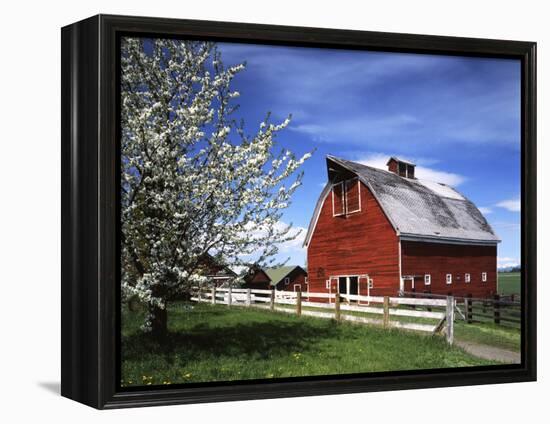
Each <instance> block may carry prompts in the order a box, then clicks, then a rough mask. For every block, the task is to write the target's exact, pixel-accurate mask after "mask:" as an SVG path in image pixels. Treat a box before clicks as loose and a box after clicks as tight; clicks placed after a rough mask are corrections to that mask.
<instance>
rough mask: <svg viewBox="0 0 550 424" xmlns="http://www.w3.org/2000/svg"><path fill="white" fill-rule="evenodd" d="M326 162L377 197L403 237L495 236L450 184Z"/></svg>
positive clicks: (463, 239) (458, 239)
mask: <svg viewBox="0 0 550 424" xmlns="http://www.w3.org/2000/svg"><path fill="white" fill-rule="evenodd" d="M327 166H328V167H329V168H330V167H331V166H332V167H333V168H341V169H343V170H345V171H348V172H351V173H352V174H355V175H356V176H357V177H358V178H359V180H360V181H361V182H362V183H363V184H364V185H366V186H367V187H368V188H369V189H370V191H371V192H372V194H373V196H374V197H375V198H376V200H377V201H378V203H379V204H380V207H381V208H382V210H383V211H384V213H385V214H386V216H387V218H388V220H389V221H390V223H391V224H392V226H393V228H394V229H395V231H396V233H397V235H398V236H399V237H400V238H401V239H402V240H419V241H432V242H441V243H462V244H491V245H494V244H496V243H498V242H499V241H500V240H499V238H498V236H497V235H496V234H495V232H494V231H493V229H492V228H491V226H490V225H489V223H488V222H487V220H486V219H485V217H484V216H483V215H482V214H481V212H480V211H479V209H478V208H477V207H476V206H475V205H474V204H473V203H472V202H471V201H470V200H468V199H467V198H466V197H464V196H463V195H462V194H461V193H459V192H458V191H457V190H455V189H454V188H452V187H450V186H448V185H445V184H442V183H436V182H432V181H425V180H420V179H411V178H405V177H400V176H399V175H397V174H394V173H393V172H389V171H384V170H382V169H377V168H373V167H370V166H366V165H362V164H360V163H356V162H352V161H349V160H345V159H340V158H337V157H334V156H327ZM331 187H332V186H331V184H330V182H329V183H327V185H326V186H325V188H324V189H323V192H322V193H321V196H320V198H319V201H318V202H317V205H316V207H315V211H314V213H313V218H312V220H311V222H310V225H309V228H308V232H307V235H306V238H305V241H304V246H307V245H308V244H309V241H310V239H311V236H312V234H313V231H314V229H315V225H316V222H317V219H318V216H319V213H320V212H321V207H322V206H323V202H324V200H325V198H326V197H327V196H328V194H329V193H330V191H331Z"/></svg>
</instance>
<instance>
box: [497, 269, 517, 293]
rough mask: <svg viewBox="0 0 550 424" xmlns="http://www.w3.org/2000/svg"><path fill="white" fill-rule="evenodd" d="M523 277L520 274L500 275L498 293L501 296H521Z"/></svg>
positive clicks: (507, 273)
mask: <svg viewBox="0 0 550 424" xmlns="http://www.w3.org/2000/svg"><path fill="white" fill-rule="evenodd" d="M520 289H521V275H520V273H519V272H499V273H498V293H499V294H501V295H509V294H519V293H520V292H521V290H520Z"/></svg>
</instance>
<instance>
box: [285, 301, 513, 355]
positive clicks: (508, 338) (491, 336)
mask: <svg viewBox="0 0 550 424" xmlns="http://www.w3.org/2000/svg"><path fill="white" fill-rule="evenodd" d="M279 306H282V307H287V308H289V309H294V308H295V306H292V305H279ZM397 308H401V309H410V308H408V307H403V306H399V307H397ZM477 309H479V308H477ZM477 309H476V310H477ZM303 310H304V311H306V310H312V311H322V312H329V313H330V312H333V310H330V309H319V308H310V307H304V308H303ZM417 310H426V308H424V307H417ZM433 310H434V311H438V312H440V311H441V309H440V308H439V309H437V308H436V309H433ZM488 311H489V313H490V310H488ZM343 313H345V314H347V315H356V316H363V317H368V318H374V319H378V320H382V315H381V314H369V313H364V312H356V311H345V312H344V311H343ZM501 316H506V311H505V310H503V311H502V312H501ZM390 320H391V321H399V322H410V323H417V324H429V325H435V324H436V323H437V322H438V321H439V320H438V319H432V318H418V317H407V316H395V315H390ZM485 321H486V322H473V323H471V324H467V323H466V322H464V321H463V320H462V319H461V317H460V316H458V315H457V316H456V320H455V337H456V338H457V339H459V340H463V341H468V342H473V343H479V344H485V345H489V346H493V347H498V348H501V349H507V350H512V351H515V352H519V351H520V343H521V331H520V330H519V327H518V326H505V325H497V324H494V323H493V322H490V320H485Z"/></svg>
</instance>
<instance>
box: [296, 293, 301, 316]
mask: <svg viewBox="0 0 550 424" xmlns="http://www.w3.org/2000/svg"><path fill="white" fill-rule="evenodd" d="M296 315H298V316H301V315H302V292H296Z"/></svg>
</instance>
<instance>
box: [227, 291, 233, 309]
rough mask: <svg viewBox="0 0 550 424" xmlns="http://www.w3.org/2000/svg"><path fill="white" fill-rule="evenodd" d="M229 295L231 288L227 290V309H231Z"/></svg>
mask: <svg viewBox="0 0 550 424" xmlns="http://www.w3.org/2000/svg"><path fill="white" fill-rule="evenodd" d="M231 293H232V290H231V286H229V289H228V290H227V307H228V308H230V307H231V300H232V299H231V297H232V296H231Z"/></svg>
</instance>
